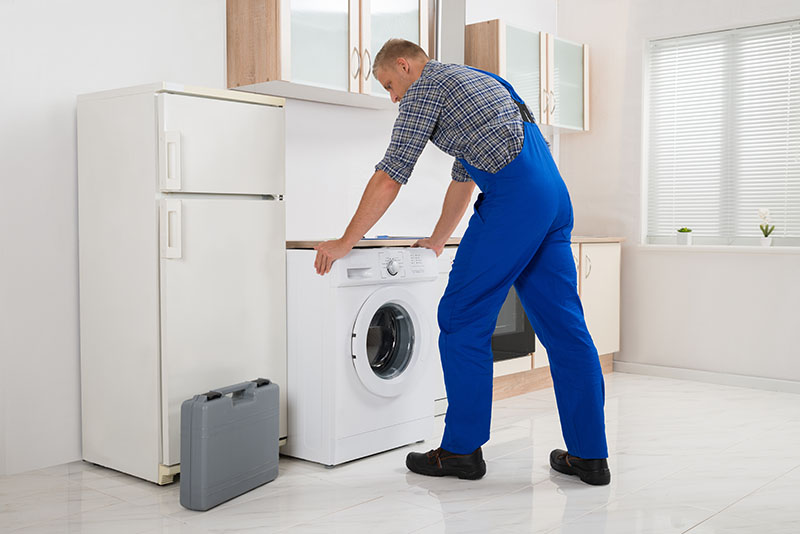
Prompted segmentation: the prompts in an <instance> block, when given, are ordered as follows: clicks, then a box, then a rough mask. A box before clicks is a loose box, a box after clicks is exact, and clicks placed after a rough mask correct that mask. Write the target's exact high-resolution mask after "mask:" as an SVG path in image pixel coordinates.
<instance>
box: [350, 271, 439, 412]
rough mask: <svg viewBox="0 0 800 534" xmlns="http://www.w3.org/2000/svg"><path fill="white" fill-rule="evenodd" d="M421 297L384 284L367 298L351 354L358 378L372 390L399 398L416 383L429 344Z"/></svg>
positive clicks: (385, 395) (358, 322)
mask: <svg viewBox="0 0 800 534" xmlns="http://www.w3.org/2000/svg"><path fill="white" fill-rule="evenodd" d="M418 310H424V308H423V307H422V306H421V304H420V303H419V301H418V299H416V298H415V297H414V295H413V294H411V293H410V292H409V291H407V290H405V289H403V288H399V287H383V288H381V289H378V290H377V291H375V292H374V293H373V294H372V295H370V296H369V298H368V299H367V300H366V301H364V304H363V305H362V306H361V309H360V310H359V312H358V315H357V317H356V321H355V323H354V326H353V336H352V355H353V365H354V366H355V370H356V373H357V374H358V378H359V379H360V380H361V383H362V384H364V387H365V388H367V389H368V390H369V391H370V392H372V393H374V394H375V395H379V396H381V397H396V396H398V395H401V394H402V393H403V392H404V391H407V390H408V389H409V388H411V387H413V386H415V385H416V380H418V376H419V373H420V371H421V370H422V368H423V364H424V359H425V353H426V351H427V350H429V349H430V347H426V343H427V342H428V334H427V332H428V325H426V324H425V323H423V322H422V317H421V316H423V317H424V314H422V313H420V312H419V311H418Z"/></svg>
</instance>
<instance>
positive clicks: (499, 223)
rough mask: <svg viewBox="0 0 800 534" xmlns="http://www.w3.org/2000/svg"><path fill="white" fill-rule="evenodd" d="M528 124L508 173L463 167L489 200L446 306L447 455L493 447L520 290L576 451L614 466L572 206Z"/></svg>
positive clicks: (480, 205)
mask: <svg viewBox="0 0 800 534" xmlns="http://www.w3.org/2000/svg"><path fill="white" fill-rule="evenodd" d="M475 70H477V69H475ZM481 72H483V71H481ZM485 74H487V75H489V76H492V77H493V78H495V79H497V80H498V81H499V82H500V83H502V84H503V85H504V86H505V87H506V89H508V91H509V92H510V93H511V96H512V98H513V99H514V101H515V102H517V103H518V105H520V104H521V105H520V109H521V110H522V112H523V118H526V115H527V117H530V115H529V113H528V112H527V108H525V104H524V103H523V102H522V99H520V97H519V96H518V95H517V93H516V92H515V91H514V89H513V88H512V87H511V85H510V84H509V83H508V82H506V81H505V80H503V79H502V78H500V77H499V76H495V75H494V74H491V73H485ZM523 124H524V130H525V140H524V143H523V147H522V150H521V152H520V153H519V155H518V156H517V157H516V158H515V159H514V160H513V161H512V162H511V163H509V164H508V165H506V166H505V167H504V168H503V169H501V170H500V171H498V172H496V173H489V172H484V171H481V170H479V169H476V168H475V167H473V166H471V165H469V164H468V163H467V162H466V161H464V160H463V159H460V160H459V161H460V162H461V163H462V164H463V165H464V167H465V168H466V169H467V172H469V174H470V176H471V177H472V179H473V180H474V181H475V183H476V184H477V186H478V188H479V189H480V190H481V193H480V194H479V195H478V199H477V201H476V202H475V206H474V207H475V211H474V213H473V214H472V217H471V218H470V220H469V226H468V228H467V231H466V233H465V234H464V238H463V239H462V240H461V245H460V246H459V248H458V253H457V254H456V257H455V260H454V262H453V268H452V271H451V272H450V280H449V282H448V284H447V289H446V290H445V293H444V296H443V297H442V300H441V302H440V303H439V313H438V319H439V328H440V330H441V334H440V336H439V351H440V354H441V359H442V368H443V371H444V379H445V387H446V389H447V397H448V405H449V406H448V409H447V415H446V417H445V431H444V436H443V437H442V444H441V446H442V448H443V449H445V450H447V451H450V452H452V453H456V454H469V453H471V452H473V451H474V450H475V449H477V448H478V447H480V446H481V445H483V444H484V443H486V442H487V441H488V440H489V425H490V419H491V410H492V374H493V373H492V371H493V360H492V348H491V337H492V334H493V332H494V329H495V325H496V321H497V315H498V313H499V312H500V308H501V307H502V305H503V302H504V301H505V299H506V296H507V294H508V291H509V289H510V287H511V285H512V284H513V285H514V287H515V288H516V291H517V294H518V295H519V297H520V300H521V301H522V306H523V308H524V309H525V312H526V314H527V315H528V319H529V320H530V322H531V324H532V325H533V329H534V331H535V332H536V334H537V336H538V337H539V339H540V340H541V342H542V344H544V346H545V348H546V349H547V354H548V358H549V360H550V372H551V374H552V377H553V384H554V388H555V393H556V402H557V405H558V412H559V416H560V419H561V429H562V433H563V436H564V441H565V442H566V445H567V450H568V452H569V453H570V454H571V455H573V456H578V457H580V458H606V457H608V448H607V445H606V435H605V422H604V416H603V403H604V396H605V386H604V382H603V375H602V371H601V369H600V361H599V358H598V354H597V349H596V348H595V346H594V342H593V341H592V338H591V336H590V335H589V332H588V330H587V329H586V322H585V320H584V316H583V307H582V306H581V302H580V299H579V297H578V288H577V273H576V269H575V263H574V260H573V258H572V249H571V248H570V234H571V232H572V224H573V218H572V204H571V203H570V199H569V193H568V192H567V187H566V185H565V184H564V182H563V180H562V179H561V175H560V174H559V172H558V168H557V167H556V165H555V162H554V161H553V158H552V156H551V155H550V149H549V147H548V146H547V143H546V142H545V140H544V137H542V134H541V132H540V131H539V128H538V126H536V124H534V123H533V121H532V120H531V121H530V122H523Z"/></svg>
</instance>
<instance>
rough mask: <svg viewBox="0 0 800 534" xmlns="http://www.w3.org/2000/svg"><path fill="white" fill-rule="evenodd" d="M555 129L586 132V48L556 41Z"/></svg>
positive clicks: (554, 67) (552, 74)
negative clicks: (556, 127) (584, 56)
mask: <svg viewBox="0 0 800 534" xmlns="http://www.w3.org/2000/svg"><path fill="white" fill-rule="evenodd" d="M552 42H553V72H552V73H551V76H552V77H553V79H552V81H551V86H552V91H553V97H554V101H553V102H551V103H550V110H551V120H550V123H551V124H552V125H553V126H558V127H561V128H571V129H576V130H583V83H584V79H583V45H580V44H576V43H571V42H569V41H565V40H563V39H558V38H553V41H552Z"/></svg>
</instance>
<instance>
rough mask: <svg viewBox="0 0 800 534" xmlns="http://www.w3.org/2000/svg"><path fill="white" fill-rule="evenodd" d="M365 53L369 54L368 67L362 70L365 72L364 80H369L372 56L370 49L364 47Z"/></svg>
mask: <svg viewBox="0 0 800 534" xmlns="http://www.w3.org/2000/svg"><path fill="white" fill-rule="evenodd" d="M364 55H366V56H367V67H366V68H365V69H364V70H363V71H362V72H363V73H364V81H367V80H369V75H370V74H371V73H372V56H371V55H370V53H369V49H368V48H365V49H364Z"/></svg>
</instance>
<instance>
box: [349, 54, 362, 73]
mask: <svg viewBox="0 0 800 534" xmlns="http://www.w3.org/2000/svg"><path fill="white" fill-rule="evenodd" d="M353 57H355V58H356V59H358V63H356V60H355V59H353ZM350 64H351V65H358V66H357V67H356V71H355V72H354V73H353V79H354V80H355V79H358V76H359V74H361V55H360V54H359V53H358V48H357V47H355V46H354V47H353V53H352V54H350Z"/></svg>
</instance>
